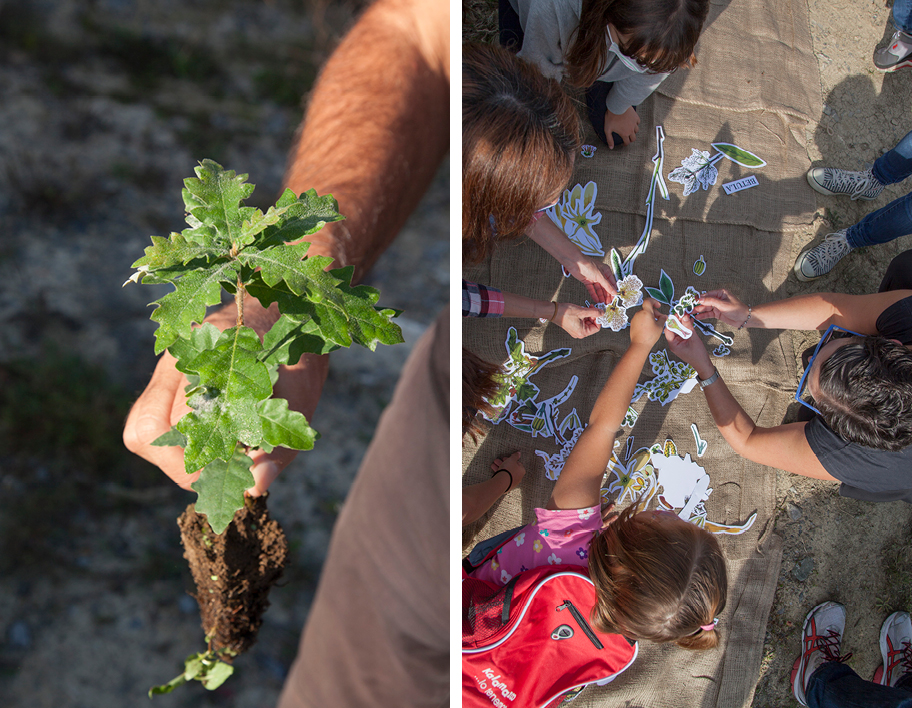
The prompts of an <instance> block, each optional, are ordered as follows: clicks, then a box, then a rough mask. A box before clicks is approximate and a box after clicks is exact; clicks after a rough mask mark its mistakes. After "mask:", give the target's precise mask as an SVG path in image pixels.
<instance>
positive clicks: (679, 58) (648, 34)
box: [564, 0, 709, 88]
mask: <svg viewBox="0 0 912 708" xmlns="http://www.w3.org/2000/svg"><path fill="white" fill-rule="evenodd" d="M708 12H709V0H583V7H582V11H581V13H580V23H579V26H578V27H577V28H576V32H575V33H574V35H573V39H571V41H570V49H569V50H568V51H567V54H566V56H565V57H564V61H565V62H566V65H567V68H566V71H565V77H566V79H567V82H568V83H569V84H570V85H571V86H576V87H578V88H586V87H587V86H591V85H592V84H593V83H594V82H595V80H596V79H597V78H598V77H599V76H601V75H602V73H604V71H605V67H606V65H607V64H608V42H607V39H608V38H607V37H606V32H607V31H608V23H609V22H610V23H611V24H612V25H613V26H614V27H615V29H617V31H618V33H620V34H622V35H625V36H626V39H625V41H624V42H623V43H621V42H618V46H619V48H620V50H621V51H622V52H623V53H624V54H626V55H627V56H629V57H631V58H633V59H636V60H637V61H638V62H639V63H640V64H642V65H643V66H645V67H647V68H648V69H649V70H650V71H652V72H654V73H658V74H667V73H670V72H672V71H674V70H675V69H677V68H679V67H682V66H693V65H694V64H696V63H697V60H696V57H695V56H694V54H693V50H694V47H695V46H696V44H697V40H698V39H699V38H700V32H701V31H702V30H703V22H704V21H705V20H706V15H707V13H708Z"/></svg>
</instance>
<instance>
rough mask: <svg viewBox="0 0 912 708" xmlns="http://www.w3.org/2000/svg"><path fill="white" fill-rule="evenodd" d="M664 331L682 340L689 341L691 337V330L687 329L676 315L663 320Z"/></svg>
mask: <svg viewBox="0 0 912 708" xmlns="http://www.w3.org/2000/svg"><path fill="white" fill-rule="evenodd" d="M665 329H667V330H668V331H669V332H671V333H672V334H676V335H678V336H679V337H681V338H682V339H690V338H691V336H693V330H692V329H689V328H688V327H687V326H686V325H685V324H684V323H683V322H682V321H681V319H680V318H679V317H678V316H677V315H671V316H670V317H669V318H668V319H667V320H665Z"/></svg>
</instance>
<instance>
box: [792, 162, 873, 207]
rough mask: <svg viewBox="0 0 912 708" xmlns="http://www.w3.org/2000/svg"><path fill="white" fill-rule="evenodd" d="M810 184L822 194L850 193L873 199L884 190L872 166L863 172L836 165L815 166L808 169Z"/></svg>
mask: <svg viewBox="0 0 912 708" xmlns="http://www.w3.org/2000/svg"><path fill="white" fill-rule="evenodd" d="M807 181H808V184H809V185H811V187H813V188H814V189H815V190H816V191H818V192H820V193H821V194H827V195H835V194H848V195H851V197H852V199H853V200H854V199H864V200H865V201H871V200H872V199H876V198H877V197H878V195H879V194H880V193H881V192H882V191H883V188H884V186H883V185H882V184H881V183H880V182H878V181H877V178H876V177H875V176H874V173H873V172H871V170H870V168H869V169H867V170H864V171H863V172H853V171H852V170H839V169H836V168H835V167H814V168H812V169H810V170H808V173H807Z"/></svg>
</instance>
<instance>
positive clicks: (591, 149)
mask: <svg viewBox="0 0 912 708" xmlns="http://www.w3.org/2000/svg"><path fill="white" fill-rule="evenodd" d="M596 150H598V148H597V147H596V146H595V145H580V155H582V156H583V157H592V156H593V155H595V151H596Z"/></svg>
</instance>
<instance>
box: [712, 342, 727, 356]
mask: <svg viewBox="0 0 912 708" xmlns="http://www.w3.org/2000/svg"><path fill="white" fill-rule="evenodd" d="M729 354H731V349H729V348H728V347H726V346H725V345H724V344H720V345H719V346H718V347H716V348H715V349H713V356H718V357H723V356H728V355H729Z"/></svg>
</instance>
